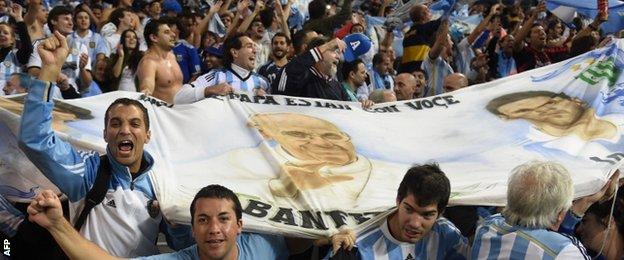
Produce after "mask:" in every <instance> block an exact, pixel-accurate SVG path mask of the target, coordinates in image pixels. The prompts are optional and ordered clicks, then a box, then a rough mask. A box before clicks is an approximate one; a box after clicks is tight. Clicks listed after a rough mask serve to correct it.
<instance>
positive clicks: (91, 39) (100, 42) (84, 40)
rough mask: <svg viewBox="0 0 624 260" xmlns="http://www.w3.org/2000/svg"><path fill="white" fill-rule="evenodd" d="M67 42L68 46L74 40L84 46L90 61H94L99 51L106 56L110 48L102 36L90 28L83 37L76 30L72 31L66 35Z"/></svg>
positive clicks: (71, 44) (72, 43)
mask: <svg viewBox="0 0 624 260" xmlns="http://www.w3.org/2000/svg"><path fill="white" fill-rule="evenodd" d="M67 42H68V45H69V46H73V45H74V42H76V43H77V44H79V45H84V46H86V47H87V51H88V53H89V58H90V59H91V62H95V60H96V57H97V55H98V54H100V53H102V54H104V56H106V57H108V56H109V55H110V49H109V48H108V43H107V42H106V40H104V37H102V36H101V35H100V34H99V33H94V32H92V31H91V30H87V35H85V37H80V35H78V34H77V33H76V32H73V33H71V34H69V35H68V36H67ZM91 65H94V64H91Z"/></svg>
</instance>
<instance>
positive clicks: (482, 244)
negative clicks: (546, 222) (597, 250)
mask: <svg viewBox="0 0 624 260" xmlns="http://www.w3.org/2000/svg"><path fill="white" fill-rule="evenodd" d="M471 259H589V257H588V256H587V254H586V250H585V248H584V247H583V245H582V244H581V243H580V242H579V241H578V240H577V239H576V238H574V237H571V236H569V235H565V234H561V233H557V232H554V231H550V230H546V229H539V228H526V227H520V226H512V225H509V224H507V223H506V222H505V217H503V216H502V215H501V214H496V215H492V216H490V217H488V218H486V219H485V221H484V222H483V224H482V225H481V226H479V228H477V232H476V234H475V240H474V244H473V246H472V253H471Z"/></svg>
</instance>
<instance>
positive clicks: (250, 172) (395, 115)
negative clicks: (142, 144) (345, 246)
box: [0, 42, 624, 237]
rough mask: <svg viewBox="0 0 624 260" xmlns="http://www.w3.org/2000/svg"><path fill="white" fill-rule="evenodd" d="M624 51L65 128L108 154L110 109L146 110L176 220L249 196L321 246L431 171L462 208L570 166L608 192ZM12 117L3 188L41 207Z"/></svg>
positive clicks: (590, 187) (61, 129)
mask: <svg viewBox="0 0 624 260" xmlns="http://www.w3.org/2000/svg"><path fill="white" fill-rule="evenodd" d="M622 44H623V42H618V43H616V44H613V45H610V46H608V47H607V48H603V49H600V50H596V51H593V52H591V53H588V54H585V55H583V56H579V57H576V58H573V59H570V60H567V61H564V62H562V63H558V64H555V65H551V66H548V67H544V68H540V69H535V70H532V71H530V72H528V73H523V74H519V75H515V76H511V77H507V78H504V79H501V80H498V81H494V82H490V83H487V84H482V85H477V86H473V87H470V88H467V89H463V90H460V91H457V92H453V93H449V94H444V95H440V96H435V97H430V98H423V99H417V100H410V101H399V102H394V103H384V104H379V105H376V106H374V107H373V108H371V109H367V110H363V109H362V108H361V107H360V105H359V104H358V103H350V102H339V101H328V100H320V99H305V98H296V97H284V96H265V97H259V96H256V97H252V96H247V95H245V94H232V95H229V96H226V97H214V98H209V99H206V100H203V101H201V102H198V103H195V104H192V105H180V106H167V105H166V104H164V103H163V102H160V101H157V100H155V99H152V98H148V97H144V96H141V95H140V94H138V93H129V92H115V93H109V94H104V95H100V96H95V97H90V98H85V99H78V100H67V101H65V102H64V103H63V104H62V107H61V109H59V111H57V114H58V115H59V116H58V117H56V118H57V120H56V124H55V127H56V129H57V130H58V131H57V132H58V133H59V135H60V136H61V138H63V139H65V140H68V141H69V142H71V143H73V144H75V145H76V146H77V147H78V148H80V149H90V150H97V151H99V152H102V151H104V150H105V143H104V141H103V140H102V137H101V136H102V129H103V125H104V124H103V117H104V115H103V113H104V111H105V109H106V107H107V106H108V104H110V103H111V102H112V101H113V100H114V99H116V98H119V97H131V98H136V99H139V100H141V101H142V102H143V104H145V105H146V106H147V108H148V111H149V114H150V115H149V116H150V120H151V131H152V139H151V141H150V142H149V144H148V145H147V146H146V149H147V150H148V151H149V152H150V153H151V154H152V155H153V156H154V158H155V161H156V165H155V169H156V170H155V171H154V172H155V174H154V175H153V176H152V177H153V187H154V190H155V191H156V194H157V197H158V200H159V201H160V205H161V207H162V210H163V213H164V215H165V216H166V217H167V218H168V219H169V220H171V221H173V222H178V223H185V224H190V213H189V205H190V202H191V200H192V198H193V196H194V195H195V193H196V192H197V191H198V190H199V189H200V188H202V187H204V186H206V185H209V184H221V185H224V186H226V187H229V188H231V189H232V190H234V191H235V192H237V193H238V195H239V197H240V199H241V202H242V206H243V210H244V213H245V215H244V223H245V224H244V225H245V228H246V229H247V230H253V231H264V232H272V233H284V234H290V235H295V236H301V237H319V236H323V235H327V234H331V233H333V232H335V231H336V229H337V228H338V227H340V226H342V225H345V224H346V225H349V226H351V227H352V228H354V229H355V230H361V229H362V228H364V226H365V225H366V223H365V224H362V223H364V222H365V221H366V220H369V219H373V218H375V216H377V217H379V215H378V214H379V213H380V212H384V211H386V210H388V209H389V208H391V207H393V206H394V205H395V203H396V201H395V196H396V190H397V188H398V185H399V183H400V181H401V179H402V177H403V175H404V173H405V172H406V170H407V169H408V168H409V167H410V166H411V165H413V164H420V163H426V162H431V161H435V162H437V163H439V164H440V166H441V168H442V169H443V170H444V171H445V172H446V174H447V176H448V177H449V179H450V180H451V186H452V194H451V201H450V203H451V204H452V205H504V204H505V192H506V188H507V187H506V182H507V177H508V174H509V172H510V170H511V169H513V168H514V167H515V166H517V165H519V164H521V163H523V162H526V161H529V160H535V159H539V160H555V161H558V162H560V163H562V164H564V165H565V166H566V168H567V169H568V170H569V171H570V172H571V175H572V178H573V180H574V184H575V191H576V194H575V195H576V196H577V197H580V196H585V195H588V194H592V193H594V192H596V191H597V190H599V189H600V188H601V187H602V186H603V185H604V184H605V183H606V180H607V179H608V177H609V176H610V175H611V174H612V172H613V171H614V169H616V168H617V167H619V165H620V162H621V161H622V158H624V146H623V144H624V140H623V138H622V130H623V127H624V117H623V116H624V113H623V111H624V94H623V93H624V80H623V79H622V75H621V73H620V72H621V71H622V68H623V66H624V63H623V62H622V61H623V58H624V55H623V54H624V52H623V51H622ZM8 103H10V105H7V104H8ZM2 106H4V107H7V106H13V111H19V106H20V105H19V102H13V101H8V100H3V105H2ZM57 107H58V106H57ZM77 107H79V108H81V109H77ZM85 111H86V112H85ZM89 111H90V113H89ZM0 115H1V117H0V118H1V120H0V122H1V123H2V124H0V137H2V138H3V139H2V143H1V147H0V151H2V153H0V154H2V157H0V159H1V160H2V161H1V163H0V184H2V185H4V186H3V187H5V188H4V189H5V190H10V191H11V192H12V193H11V194H9V195H8V196H9V197H10V198H11V199H13V200H17V199H19V198H22V199H28V198H29V197H28V196H29V195H32V194H33V193H34V192H35V191H36V189H40V188H42V187H48V186H50V185H51V184H50V183H49V182H42V181H41V176H40V173H38V172H37V171H36V169H34V167H32V165H29V163H28V162H27V161H25V160H26V159H25V157H24V156H23V154H21V152H20V151H19V150H17V148H16V145H15V135H16V133H17V126H18V123H19V116H18V115H17V114H15V113H13V112H11V111H9V110H6V109H0ZM63 116H64V117H73V118H75V119H74V120H73V121H63ZM11 138H13V139H11ZM7 154H11V155H12V156H14V157H7ZM16 180H17V181H16ZM0 191H3V190H0ZM3 194H6V193H3Z"/></svg>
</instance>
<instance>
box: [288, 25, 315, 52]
mask: <svg viewBox="0 0 624 260" xmlns="http://www.w3.org/2000/svg"><path fill="white" fill-rule="evenodd" d="M309 32H311V31H310V30H306V29H303V30H299V31H297V32H296V33H295V34H294V35H293V38H292V43H293V48H295V54H299V50H300V49H301V47H302V46H303V45H304V44H307V42H305V37H306V34H307V33H309Z"/></svg>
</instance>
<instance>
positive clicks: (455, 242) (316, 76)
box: [0, 0, 624, 259]
mask: <svg viewBox="0 0 624 260" xmlns="http://www.w3.org/2000/svg"><path fill="white" fill-rule="evenodd" d="M441 2H447V3H448V2H451V3H453V4H451V5H450V6H449V7H447V8H446V9H444V8H442V9H438V8H437V7H436V8H434V6H436V5H437V4H439V3H441ZM454 2H455V1H417V0H412V1H401V0H371V1H358V0H338V1H334V0H332V1H325V0H312V1H310V0H288V1H283V0H280V1H277V0H269V1H263V0H258V1H256V2H252V1H250V0H240V1H232V0H218V1H195V0H186V1H183V0H181V1H177V0H152V1H145V0H144V1H139V0H134V1H133V0H119V1H102V0H100V1H54V0H25V1H14V2H10V1H3V0H0V57H1V59H2V61H3V62H2V65H0V70H1V71H0V84H1V85H2V90H3V91H2V92H1V93H0V95H13V94H19V93H26V92H29V97H28V98H27V100H26V104H25V108H24V114H23V117H22V127H21V129H20V131H21V132H20V144H21V145H22V149H23V150H24V151H25V153H26V154H27V155H28V156H29V158H30V159H31V160H32V161H33V162H35V165H37V167H38V168H40V169H41V170H42V172H43V173H44V174H45V175H46V177H48V178H49V179H50V180H51V181H52V182H53V183H55V184H56V185H57V186H58V187H59V189H60V190H61V191H62V192H63V193H64V194H65V195H66V196H67V198H68V200H69V202H70V203H69V207H70V208H72V209H71V210H68V209H61V203H60V201H59V199H58V198H57V196H56V194H54V193H52V192H47V191H46V192H43V193H42V194H39V195H38V196H37V198H36V199H35V200H34V202H33V203H32V204H30V207H28V210H26V205H22V207H21V208H20V209H21V211H20V210H18V209H16V208H14V205H13V204H11V203H9V202H7V201H6V200H5V199H4V198H2V197H1V196H0V213H2V214H0V220H2V223H0V231H1V232H2V235H3V236H4V237H7V238H12V239H14V240H13V241H18V242H15V243H16V244H17V245H21V246H23V245H26V246H25V248H22V249H23V250H22V251H19V250H18V254H21V253H23V254H25V255H24V256H26V255H28V256H30V257H33V256H35V257H36V256H42V255H37V254H42V252H43V253H45V254H46V255H45V256H46V257H50V258H60V259H62V258H64V257H66V256H69V257H72V258H77V259H100V258H107V257H111V256H110V255H115V256H119V257H140V256H148V255H153V254H156V253H157V252H158V250H157V248H156V247H155V241H156V236H157V234H158V233H159V232H162V233H164V234H166V236H167V242H168V244H169V246H170V247H171V248H173V249H176V250H182V251H179V252H177V253H174V254H171V255H165V256H163V257H169V258H181V257H190V258H192V259H199V258H202V259H219V257H234V258H237V257H238V258H239V259H253V258H254V257H255V258H256V259H266V258H267V257H268V258H280V259H282V258H286V257H288V255H293V256H291V257H293V258H301V257H307V258H310V257H311V255H313V256H314V257H318V256H320V257H323V256H325V254H324V253H322V252H321V253H319V249H318V246H322V245H323V244H332V245H333V249H334V250H330V251H333V252H334V253H336V252H337V253H338V254H339V255H337V256H340V257H349V256H353V255H349V252H352V251H348V250H338V248H340V247H341V246H342V247H344V248H346V249H348V248H351V247H353V246H355V247H356V248H357V249H358V251H357V252H358V253H357V256H359V257H361V258H364V259H377V258H380V259H382V258H384V257H385V256H387V257H388V258H390V259H425V258H427V259H428V258H435V259H446V258H452V259H464V258H472V259H484V258H488V259H498V258H501V259H507V258H512V259H535V258H540V259H550V258H557V257H559V258H566V257H571V258H575V259H576V258H586V257H588V255H598V256H600V257H604V258H606V259H622V258H623V257H624V230H623V229H624V223H623V222H622V221H623V219H624V216H623V215H622V214H624V192H622V191H621V190H620V191H619V192H616V191H617V189H616V187H617V186H618V176H619V175H618V174H614V175H613V176H614V177H612V178H611V179H610V181H609V182H608V183H607V185H606V186H605V188H603V189H602V190H600V191H599V192H598V193H596V194H593V195H590V196H587V197H583V198H580V199H578V200H575V201H574V202H573V201H572V199H573V198H572V196H573V194H574V187H573V185H572V183H571V179H570V177H569V174H568V173H567V171H566V169H564V168H563V167H562V166H560V165H558V164H556V163H552V162H529V163H526V164H523V165H521V166H519V167H517V168H516V169H514V170H513V172H512V173H511V177H510V180H509V187H510V188H509V191H508V194H507V196H508V205H507V207H506V208H505V209H504V210H502V212H501V213H499V214H496V212H495V211H497V210H498V209H493V208H489V209H485V208H477V207H471V208H465V209H462V210H460V211H459V213H458V212H457V211H452V210H448V211H447V210H446V204H447V202H448V199H449V196H450V185H449V183H448V179H447V178H446V177H445V175H444V173H443V172H442V171H441V170H440V169H439V168H438V167H437V166H436V165H433V164H431V165H421V166H415V167H413V168H411V169H410V170H409V171H408V172H407V173H406V175H405V179H404V180H403V182H402V183H401V186H400V187H397V188H398V192H397V208H396V209H395V210H393V211H392V212H390V213H389V215H388V216H387V217H386V218H383V219H382V221H380V223H377V225H375V226H374V228H373V229H371V230H369V231H367V232H364V233H363V234H361V235H360V237H357V238H356V237H355V236H354V234H353V233H352V232H351V231H349V230H343V231H341V232H340V233H338V234H335V235H334V236H332V237H331V238H330V239H328V240H322V239H321V240H317V241H315V243H314V244H315V245H316V246H314V247H313V243H312V241H309V240H305V239H297V238H283V237H280V236H274V235H264V234H250V233H246V232H243V233H242V234H241V230H242V227H243V223H242V220H241V214H242V213H241V205H240V202H239V201H238V199H237V198H236V196H235V195H233V193H232V191H230V190H228V189H227V188H225V187H221V186H215V185H212V186H208V187H206V188H205V189H202V191H200V192H199V193H198V194H197V196H196V198H195V200H194V201H193V204H192V205H191V216H192V217H193V220H192V223H193V225H192V226H191V227H186V226H183V225H171V223H168V222H167V221H165V220H164V218H163V217H162V216H161V215H159V208H158V205H157V204H158V203H157V201H155V199H156V198H155V195H154V191H153V188H152V187H151V184H150V180H149V177H148V174H149V171H151V165H152V164H153V159H152V158H151V156H150V155H149V153H147V152H146V151H143V144H144V143H146V142H147V141H148V140H149V138H150V132H149V118H148V116H147V112H146V110H145V108H144V107H143V106H142V105H141V103H139V102H136V101H133V100H130V99H119V100H117V101H115V103H113V104H112V105H111V106H110V107H109V109H108V110H107V111H106V119H105V121H106V122H105V123H106V124H105V131H104V137H105V140H106V141H107V143H108V149H107V150H108V154H107V155H105V156H101V157H98V156H94V155H93V154H85V153H82V152H77V151H74V150H72V149H71V148H70V146H69V145H68V144H65V143H62V142H61V141H58V140H57V141H49V142H48V141H47V140H51V139H53V138H54V137H55V135H54V133H53V131H52V130H51V129H50V127H49V123H50V122H49V121H50V119H49V113H51V112H50V111H51V109H49V108H51V107H52V106H53V104H52V102H50V100H51V98H59V99H72V98H80V97H87V96H94V95H98V94H101V93H106V92H111V91H117V90H123V91H131V92H142V93H145V94H147V95H151V96H153V97H155V98H158V99H160V100H162V101H164V102H167V103H170V104H184V103H192V102H197V101H199V100H202V99H204V98H206V97H209V96H211V95H224V94H227V93H231V92H237V93H248V94H250V95H267V94H279V95H289V96H298V97H309V98H321V99H331V100H341V101H353V102H360V103H361V105H362V107H364V108H368V107H371V106H373V105H374V104H376V103H383V102H391V101H397V100H410V99H415V98H421V97H429V96H434V95H439V94H442V93H446V92H453V91H456V90H458V89H461V88H465V87H468V86H470V85H473V84H479V83H484V82H488V81H491V80H495V79H498V78H502V77H507V76H510V75H513V74H516V73H521V72H524V71H528V70H531V69H535V68H538V67H542V66H546V65H549V64H553V63H556V62H559V61H563V60H565V59H568V58H570V57H574V56H576V55H579V54H582V53H585V52H588V51H590V50H593V49H595V48H598V47H600V46H604V45H606V44H608V43H609V42H610V41H612V40H613V39H614V38H619V37H620V35H619V34H618V35H606V34H604V33H603V32H602V31H601V29H600V26H601V24H602V23H603V22H605V21H607V14H606V13H604V12H599V13H598V15H597V16H596V17H585V19H583V18H581V17H579V18H577V19H575V20H574V22H573V23H564V22H563V21H561V20H560V19H559V18H557V17H556V16H555V15H553V14H552V13H550V12H548V11H547V10H546V6H545V4H544V3H538V2H535V1H530V0H529V1H487V0H478V1H457V3H454ZM468 16H474V17H478V18H479V19H478V20H479V22H477V23H476V24H472V25H466V24H465V23H464V24H462V23H461V22H458V21H460V20H462V19H461V18H462V17H464V18H465V17H468ZM458 25H462V26H458ZM623 29H624V28H623ZM23 73H27V75H24V74H23ZM28 75H29V76H32V78H29V77H28ZM35 78H36V79H35ZM47 82H50V83H52V84H48V83H47ZM46 113H48V114H46ZM24 122H28V124H26V123H24ZM126 123H127V124H130V125H132V130H130V131H132V133H133V136H135V137H134V139H133V140H126V139H123V138H120V137H119V135H117V134H116V133H118V132H119V131H125V130H124V125H125V124H126ZM41 126H43V128H42V129H43V130H41V129H40V127H41ZM46 126H47V128H46ZM68 150H71V152H67V151H68ZM85 158H86V159H85ZM79 161H81V162H82V165H80V163H77V162H79ZM87 162H88V163H87ZM84 164H89V165H90V167H85V166H84ZM68 165H70V166H68ZM102 169H105V170H102ZM101 171H110V172H111V175H112V177H111V178H112V181H110V182H111V183H114V184H115V185H117V186H120V187H122V188H120V189H119V190H115V189H116V187H117V186H114V185H113V186H112V187H110V188H111V191H109V193H107V194H108V195H107V196H112V197H119V196H121V197H126V198H129V199H128V201H127V202H126V203H127V204H123V205H122V204H121V203H119V204H117V205H115V204H114V203H113V207H114V208H115V210H111V211H106V210H103V209H102V208H98V207H99V206H96V205H92V206H93V207H94V211H92V212H93V213H91V214H89V216H88V217H87V221H86V222H83V223H80V225H77V226H75V228H76V229H77V230H78V231H80V233H78V232H76V231H75V230H74V227H72V225H71V224H69V223H68V222H67V221H65V219H64V218H63V216H62V215H63V213H66V214H69V215H70V216H71V219H72V220H75V219H76V218H78V217H77V214H78V212H80V210H79V209H82V208H83V207H84V206H82V205H83V204H84V203H85V202H84V201H87V200H88V199H90V198H91V197H90V196H91V195H90V189H91V186H95V185H96V183H97V182H98V181H99V178H100V177H99V176H100V175H101V174H100V172H101ZM128 173H129V175H130V177H128ZM96 176H97V178H96ZM120 176H123V177H120ZM127 187H133V188H131V189H127ZM535 187H538V188H535ZM546 190H551V191H552V192H543V191H546ZM130 200H132V201H130ZM111 201H112V200H111ZM117 201H118V202H121V201H122V200H121V199H119V200H117ZM103 203H104V202H102V204H103ZM18 208H19V207H18ZM145 208H147V209H148V210H147V211H146V210H145ZM451 209H452V208H451ZM89 210H90V209H89ZM26 211H27V212H28V213H29V214H30V220H27V217H25V214H24V212H26ZM473 211H475V212H473ZM476 211H478V212H479V213H478V214H477V212H476ZM69 212H71V213H69ZM154 212H155V213H154ZM484 212H485V213H484ZM473 213H474V214H473ZM443 215H444V216H446V217H447V218H448V219H450V220H451V221H449V220H447V219H446V218H444V217H442V216H443ZM467 215H470V216H469V217H466V216H467ZM477 216H481V217H482V218H483V219H482V221H481V225H480V226H479V227H478V228H477V229H475V227H476V222H477V221H476V220H474V221H472V220H471V219H473V218H476V217H477ZM82 221H84V219H83V220H82ZM453 222H455V224H454V223H453ZM464 222H471V223H472V224H473V225H470V224H469V225H467V227H468V228H463V227H464V225H463V223H464ZM35 223H36V224H38V225H36V224H35ZM137 223H141V224H140V225H137ZM579 223H580V224H579ZM39 226H41V227H43V228H45V229H46V230H47V231H46V230H43V229H42V228H41V227H39ZM455 226H458V227H460V229H461V232H460V230H458V229H457V228H456V227H455ZM191 233H192V234H193V235H194V239H193V238H192V237H191V236H190V235H191ZM49 234H51V235H52V236H51V237H50V235H49ZM46 235H47V237H46ZM575 235H577V236H578V237H579V238H580V242H579V240H578V239H577V238H575ZM33 237H37V239H34V238H33ZM83 237H86V238H87V239H88V240H86V239H84V238H83ZM39 239H41V240H42V241H43V242H40V241H35V242H33V241H34V240H39ZM384 239H385V240H384ZM581 242H582V243H581ZM194 243H196V245H194V246H191V245H193V244H194ZM57 244H58V245H57ZM381 244H384V245H383V246H382V245H381ZM28 245H37V246H38V247H41V248H42V250H41V251H38V252H28V250H27V247H28ZM58 246H60V248H62V251H61V249H59V247H58ZM188 246H191V247H188ZM232 246H235V247H234V248H237V249H236V250H234V251H232ZM185 248H186V249H185ZM586 248H587V249H589V251H590V252H589V253H588V252H587V251H586ZM321 251H322V250H321ZM330 254H331V253H330ZM245 257H247V258H245ZM410 257H411V258H410ZM384 259H385V258H384Z"/></svg>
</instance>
